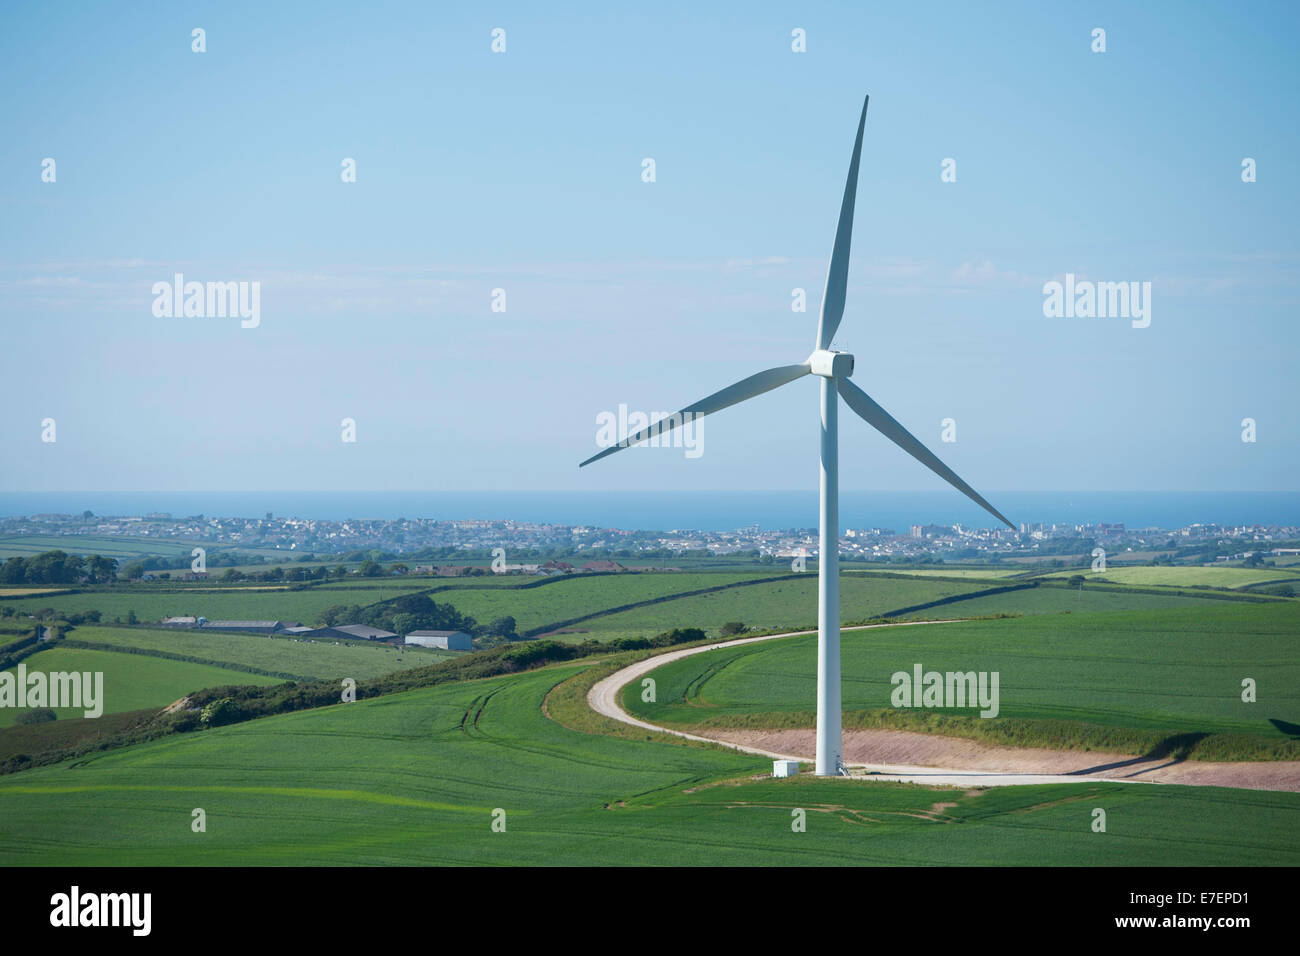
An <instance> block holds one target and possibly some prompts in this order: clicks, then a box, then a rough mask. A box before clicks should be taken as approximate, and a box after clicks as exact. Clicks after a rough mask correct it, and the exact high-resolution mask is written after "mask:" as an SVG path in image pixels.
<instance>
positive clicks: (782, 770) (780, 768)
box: [772, 760, 799, 777]
mask: <svg viewBox="0 0 1300 956" xmlns="http://www.w3.org/2000/svg"><path fill="white" fill-rule="evenodd" d="M798 775H799V761H797V760H773V761H772V776H774V777H797V776H798Z"/></svg>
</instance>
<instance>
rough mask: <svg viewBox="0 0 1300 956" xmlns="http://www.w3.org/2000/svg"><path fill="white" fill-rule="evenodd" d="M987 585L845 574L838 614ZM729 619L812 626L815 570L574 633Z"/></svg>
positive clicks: (625, 632) (881, 609)
mask: <svg viewBox="0 0 1300 956" xmlns="http://www.w3.org/2000/svg"><path fill="white" fill-rule="evenodd" d="M986 587H987V585H985V584H981V583H979V582H962V581H934V580H928V579H924V578H895V577H884V576H881V575H874V574H862V575H854V576H852V577H848V576H845V577H844V578H842V580H841V581H840V614H841V617H842V619H843V620H845V621H855V620H865V619H866V618H869V617H876V616H879V615H883V614H889V613H890V612H892V611H896V610H898V609H901V608H904V607H911V606H915V605H918V604H925V603H929V602H931V601H938V600H941V599H944V598H950V597H955V596H960V595H965V594H974V593H976V592H978V591H982V590H984V589H985V588H986ZM956 606H957V607H960V606H961V605H960V604H958V605H956ZM934 613H935V614H938V613H939V612H934ZM954 613H956V612H954ZM728 621H740V622H741V623H743V624H744V625H745V626H746V627H749V628H762V629H772V628H783V627H789V628H792V629H798V628H804V627H809V626H816V623H817V576H816V575H815V574H808V575H806V576H804V577H796V578H788V579H786V580H783V581H775V582H772V583H769V584H761V585H754V586H751V587H743V588H730V589H728V590H725V591H718V592H715V593H713V594H701V595H698V596H696V597H685V598H679V599H677V600H674V601H666V602H664V603H662V604H655V605H651V606H649V607H643V608H636V609H633V610H630V611H622V612H620V613H616V614H607V615H602V616H600V617H596V618H593V619H591V620H588V621H584V622H582V623H581V624H578V625H575V626H574V628H573V631H574V634H573V635H572V637H573V638H574V639H577V640H580V639H584V638H595V639H596V640H609V639H610V638H614V637H631V636H641V635H652V634H657V633H660V632H663V631H665V630H669V629H670V628H674V627H699V628H703V629H705V630H706V631H709V632H711V633H716V631H717V629H718V628H719V627H721V626H722V625H723V624H725V623H727V622H728Z"/></svg>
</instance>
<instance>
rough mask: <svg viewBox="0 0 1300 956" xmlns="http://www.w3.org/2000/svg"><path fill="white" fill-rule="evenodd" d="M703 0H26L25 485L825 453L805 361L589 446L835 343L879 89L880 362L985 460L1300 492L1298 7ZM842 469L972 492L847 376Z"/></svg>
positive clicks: (635, 478)
mask: <svg viewBox="0 0 1300 956" xmlns="http://www.w3.org/2000/svg"><path fill="white" fill-rule="evenodd" d="M697 7H698V5H696V4H654V5H649V6H647V5H635V6H629V7H628V8H627V9H618V10H616V9H611V8H609V7H608V6H606V5H597V4H591V5H586V6H585V7H583V6H578V7H574V8H573V10H574V11H575V12H573V13H570V14H567V15H565V16H563V17H560V16H557V15H555V14H553V13H551V12H549V11H547V10H545V9H543V8H539V7H537V6H536V5H524V4H519V5H489V6H484V7H482V8H480V9H477V10H472V11H470V12H466V13H458V12H456V11H451V10H447V9H445V8H443V7H442V6H441V5H440V6H439V7H436V8H435V7H434V6H433V5H428V4H416V3H412V4H399V3H393V4H368V5H356V4H310V5H307V4H275V5H262V4H228V3H224V4H219V5H218V4H213V5H203V4H195V5H186V6H185V7H184V8H183V9H182V8H180V7H178V6H176V5H170V4H129V5H128V4H118V5H107V4H78V5H69V6H52V5H48V4H30V5H26V4H9V5H6V6H5V8H4V11H3V13H0V80H2V81H3V83H4V85H5V88H6V89H8V90H10V91H11V95H9V96H8V97H6V98H5V103H4V107H3V130H4V135H3V136H0V253H3V255H0V321H3V329H4V342H5V349H4V355H5V359H6V361H5V363H4V366H5V380H6V384H7V385H8V388H7V389H6V402H5V410H4V413H3V414H0V443H2V445H3V447H4V449H5V451H6V454H5V455H4V456H3V457H2V458H0V489H3V490H7V491H26V490H39V489H50V490H57V489H70V490H81V489H87V490H89V489H98V490H216V489H220V490H273V489H318V490H350V489H375V490H382V489H426V490H443V489H476V490H486V489H497V488H499V489H517V490H542V489H579V490H580V489H593V490H595V489H615V488H617V489H629V488H647V489H648V488H654V489H682V490H691V489H727V488H753V489H781V488H803V487H809V488H812V487H815V484H816V472H817V461H816V454H817V426H816V408H817V394H816V392H817V389H816V385H815V384H814V382H812V381H811V380H805V381H800V382H796V383H794V384H792V385H790V386H787V387H785V388H784V389H782V390H780V391H778V392H775V393H772V394H769V395H767V396H764V397H761V398H759V399H757V400H755V401H753V402H751V403H748V404H747V405H745V406H741V407H737V408H733V409H729V410H727V411H725V412H722V413H720V414H719V415H716V416H713V417H711V418H709V419H706V420H705V421H704V424H703V449H704V454H702V455H701V456H700V457H699V458H695V459H687V458H686V457H685V456H684V454H683V453H682V451H681V450H676V451H674V450H668V449H645V450H637V451H635V452H625V453H623V454H620V455H616V456H613V457H611V458H610V459H608V460H607V461H602V462H601V463H600V464H599V465H597V466H593V467H592V468H588V469H583V470H582V471H581V472H579V471H578V470H577V468H576V466H577V463H578V462H579V461H581V460H582V459H584V458H586V457H588V456H589V455H591V454H592V453H593V452H594V451H595V450H596V446H595V435H596V416H597V415H598V414H599V413H600V412H602V411H613V410H616V409H617V408H618V406H619V404H620V403H626V404H627V405H628V406H629V407H630V408H631V409H634V410H636V409H639V410H644V411H648V412H653V411H670V410H672V409H675V408H677V407H680V406H682V405H685V404H687V403H689V402H692V401H694V400H696V399H698V398H701V397H703V396H704V395H706V394H708V393H710V392H712V391H715V390H716V389H718V388H721V387H722V386H724V385H727V384H730V383H731V382H733V381H735V380H737V379H739V378H741V377H744V376H745V375H748V374H750V373H752V372H754V371H757V370H759V369H762V368H767V367H771V366H776V365H785V364H789V363H792V362H797V361H802V360H803V359H804V358H805V357H806V356H807V354H808V352H809V351H810V350H811V348H812V346H813V338H814V335H815V332H816V322H817V307H818V305H819V303H820V299H821V292H822V287H823V284H824V282H825V273H826V259H827V256H828V255H829V252H830V247H831V242H832V239H833V234H834V227H835V220H836V215H837V212H838V205H839V199H840V194H841V192H842V190H843V185H844V176H845V172H846V169H847V165H848V159H849V151H850V148H851V146H852V137H853V133H854V129H855V125H856V120H857V111H858V109H859V107H860V104H861V99H862V95H863V94H864V93H870V94H871V107H870V111H869V114H868V117H867V125H866V134H865V138H864V148H863V163H862V174H861V180H860V185H859V191H858V200H857V219H856V228H855V233H854V243H853V259H852V265H851V269H850V282H849V294H848V307H847V309H846V313H845V318H844V322H843V324H842V326H841V331H840V334H839V336H838V338H837V340H836V344H837V346H838V347H841V348H844V349H847V350H849V351H852V352H854V353H855V355H856V356H857V371H856V373H855V375H854V380H855V381H856V382H857V383H858V384H859V385H860V386H862V387H863V388H864V389H866V391H867V392H869V393H870V394H871V395H872V396H873V397H874V398H875V399H876V400H877V401H878V402H880V403H881V404H882V405H883V406H884V407H885V408H887V409H888V410H890V411H891V412H892V413H893V414H894V416H895V417H897V418H898V419H899V420H900V421H902V422H903V424H904V425H906V426H907V427H909V428H910V429H911V430H912V431H913V432H914V433H915V434H916V435H917V436H918V437H919V438H921V440H922V441H924V442H925V443H926V444H928V445H930V447H931V448H932V449H933V450H935V451H936V453H938V454H939V455H940V457H942V458H943V459H944V460H945V461H947V462H948V463H949V464H950V465H951V466H952V467H953V468H954V469H956V470H957V471H958V472H959V473H960V474H961V475H962V476H963V477H965V478H966V479H967V480H968V481H969V482H971V484H973V485H975V487H976V488H978V489H980V490H982V491H986V492H993V491H996V490H999V489H1003V490H1043V491H1046V490H1066V489H1069V490H1121V489H1122V490H1162V489H1195V490H1292V489H1295V488H1296V487H1297V482H1296V478H1295V475H1296V473H1297V468H1298V467H1300V421H1298V420H1297V419H1298V416H1297V414H1296V409H1297V407H1300V405H1298V403H1297V400H1296V379H1297V376H1296V368H1297V357H1298V354H1297V353H1298V351H1300V350H1298V348H1297V346H1298V345H1300V331H1298V330H1297V325H1296V322H1295V312H1296V306H1297V303H1298V302H1300V290H1298V288H1297V275H1298V274H1300V244H1298V243H1297V238H1296V237H1297V231H1296V228H1295V223H1296V222H1297V221H1300V216H1298V213H1300V208H1298V207H1300V202H1298V201H1297V200H1298V198H1300V187H1298V186H1297V181H1298V179H1297V177H1298V174H1300V170H1297V157H1298V156H1300V143H1298V142H1297V137H1298V134H1297V128H1296V127H1297V124H1296V109H1295V96H1296V93H1297V90H1300V83H1298V82H1297V80H1298V79H1300V76H1298V73H1300V67H1297V61H1296V58H1295V56H1294V54H1293V51H1292V50H1291V49H1290V43H1291V41H1292V38H1293V37H1294V36H1295V35H1296V31H1297V26H1300V23H1298V21H1300V13H1297V8H1296V7H1295V6H1294V5H1290V4H1252V5H1250V6H1249V7H1246V8H1242V7H1239V6H1233V5H1230V4H1189V3H1168V4H1143V5H1141V6H1138V5H1134V4H1128V3H1122V4H1121V3H1116V4H1092V5H1090V4H1070V5H1064V4H999V5H997V7H996V10H995V11H993V10H990V9H975V8H974V7H973V5H968V4H925V5H921V4H871V5H861V4H853V5H849V4H844V5H834V4H814V5H809V4H803V3H801V4H763V3H745V4H733V5H727V6H723V7H719V8H717V9H716V10H714V11H711V12H710V11H701V10H699V9H697ZM195 27H202V28H203V29H204V30H205V31H206V42H207V52H205V53H202V54H197V53H194V52H192V51H191V30H192V29H193V28H195ZM495 27H501V28H504V29H505V30H506V43H507V48H506V52H505V53H504V54H494V53H492V52H491V49H490V43H491V36H490V34H491V31H492V29H493V28H495ZM1095 27H1102V28H1104V29H1105V30H1106V43H1107V51H1106V52H1105V53H1102V54H1098V53H1093V52H1092V51H1091V49H1090V44H1091V31H1092V30H1093V28H1095ZM794 28H802V29H804V30H805V31H806V34H807V52H806V53H802V54H796V53H793V52H792V51H791V48H790V47H791V31H792V30H793V29H794ZM45 157H52V158H54V159H55V160H56V163H57V180H56V182H54V183H43V182H42V181H41V161H42V159H43V158H45ZM345 157H351V158H354V159H355V160H356V164H357V182H355V183H343V182H341V181H340V175H339V174H340V164H341V162H342V160H343V159H344V158H345ZM645 157H652V158H653V159H654V160H655V163H656V174H657V179H656V181H655V182H654V183H645V182H642V180H641V164H642V160H643V158H645ZM948 157H951V158H953V159H955V160H956V163H957V182H955V183H942V182H941V181H940V164H941V162H942V161H943V160H944V159H945V158H948ZM1243 157H1252V158H1254V159H1255V160H1256V163H1257V169H1258V181H1257V182H1254V183H1249V184H1247V183H1243V182H1242V181H1241V162H1242V159H1243ZM175 272H182V273H184V274H185V276H186V277H187V278H188V279H197V280H200V281H207V280H211V281H239V280H247V281H258V282H260V283H261V290H262V292H261V324H260V325H259V327H257V328H255V329H241V328H240V327H239V322H238V320H232V319H220V318H170V319H168V318H157V317H155V316H154V315H153V313H152V310H151V304H152V301H153V295H152V293H151V288H152V286H153V284H154V283H155V282H158V281H169V280H170V279H171V276H172V275H173V273H175ZM1067 272H1072V273H1074V274H1076V275H1078V276H1080V277H1082V278H1088V279H1092V280H1097V281H1149V282H1151V283H1152V321H1151V325H1150V327H1149V328H1145V329H1134V328H1132V327H1131V326H1130V323H1129V322H1128V321H1127V320H1123V319H1049V318H1045V317H1044V316H1043V312H1042V303H1043V294H1042V287H1043V284H1044V283H1045V282H1047V281H1049V280H1052V279H1059V278H1060V277H1062V276H1063V275H1064V274H1065V273H1067ZM795 287H802V288H805V289H806V290H807V292H808V298H809V306H808V309H809V310H808V312H806V313H803V314H796V313H793V312H792V311H791V308H790V301H791V290H792V289H793V288H795ZM494 288H504V289H505V290H506V293H507V311H506V312H505V313H504V314H502V313H493V312H492V311H491V310H490V301H491V290H492V289H494ZM47 417H49V418H54V419H55V421H56V423H57V441H56V442H55V443H53V444H50V443H45V442H42V441H41V421H42V419H45V418H47ZM345 417H349V418H353V419H355V420H356V422H357V441H356V443H354V444H348V443H343V442H341V441H340V421H341V420H342V419H343V418H345ZM948 417H951V418H953V419H955V420H956V423H957V441H956V442H955V443H952V444H946V443H942V442H941V441H940V422H941V421H942V419H944V418H948ZM1245 417H1251V418H1254V419H1255V420H1256V422H1257V430H1258V440H1257V441H1256V442H1255V443H1253V444H1250V443H1243V442H1242V441H1241V438H1240V436H1241V424H1240V423H1241V420H1242V419H1243V418H1245ZM841 480H842V485H843V487H845V488H851V489H873V488H880V489H918V490H927V489H932V488H939V487H942V484H941V482H940V481H939V480H938V479H937V478H934V477H933V476H931V475H929V474H928V473H927V472H925V471H924V469H922V468H921V467H920V466H919V465H917V464H916V463H914V462H912V461H911V460H910V459H908V458H907V457H906V456H905V455H904V454H903V453H901V452H900V451H898V450H897V449H895V448H894V447H893V446H892V445H890V444H889V443H888V442H887V441H885V440H884V439H882V438H880V437H879V436H877V435H875V434H874V433H872V432H871V431H870V429H869V428H868V427H867V426H866V425H865V424H863V423H861V422H858V421H857V420H856V419H854V418H852V416H851V414H850V413H849V412H848V411H847V410H844V412H843V413H842V415H841ZM954 494H955V493H954Z"/></svg>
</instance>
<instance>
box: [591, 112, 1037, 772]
mask: <svg viewBox="0 0 1300 956" xmlns="http://www.w3.org/2000/svg"><path fill="white" fill-rule="evenodd" d="M869 100H870V97H866V98H864V99H863V101H862V116H861V118H860V119H859V120H858V136H857V140H856V141H855V142H854V144H853V159H852V160H850V161H849V177H848V181H847V182H846V183H845V185H844V201H843V202H842V203H841V205H840V221H839V225H838V226H837V227H836V229H835V246H834V248H833V249H832V250H831V265H830V271H829V272H828V274H827V276H826V294H825V295H824V296H822V308H821V315H820V317H819V318H818V320H817V347H816V348H815V349H814V350H813V353H812V354H811V355H810V356H808V358H807V359H805V360H804V361H803V362H800V363H799V364H798V365H783V366H781V367H779V368H770V369H768V370H767V371H765V372H759V373H758V374H757V375H751V376H749V378H745V379H741V380H740V381H739V382H736V384H734V385H728V386H727V387H726V388H724V389H722V390H721V391H719V392H714V393H713V394H712V395H710V396H709V397H708V398H703V399H701V400H700V401H698V402H696V403H695V404H694V405H687V406H686V407H685V408H683V409H682V410H681V411H680V412H678V413H677V414H675V415H669V416H668V417H667V418H663V419H660V420H659V421H657V422H652V423H651V424H650V425H648V426H647V427H645V428H642V429H641V430H639V431H637V432H635V433H634V434H632V435H628V436H626V437H624V438H623V439H622V440H621V441H620V442H618V444H616V445H611V446H610V447H609V448H606V449H605V450H604V451H602V452H600V453H599V454H596V455H592V456H591V457H590V458H588V459H587V460H586V461H584V462H583V463H582V464H581V465H579V466H578V467H579V468H581V467H583V466H585V465H590V464H591V463H592V462H594V461H599V460H600V459H602V458H604V457H606V456H607V455H612V454H614V452H616V451H618V450H620V449H622V448H626V447H627V446H629V445H635V444H638V443H639V442H641V441H644V440H645V439H647V438H650V437H652V436H657V435H662V434H663V433H665V432H667V431H671V430H672V429H673V428H676V427H678V426H680V425H681V424H683V422H686V421H690V420H692V419H693V418H696V417H700V416H703V415H711V414H712V413H714V412H718V411H721V410H722V409H724V408H728V407H730V406H732V405H736V404H738V403H740V402H743V401H745V400H746V399H750V398H754V397H755V396H757V395H762V394H763V393H764V392H770V391H771V390H772V389H774V388H779V387H780V386H782V385H786V384H788V383H789V382H793V381H794V380H795V379H797V378H802V377H803V376H805V375H816V376H818V377H819V378H820V379H821V529H820V554H819V560H818V566H817V774H818V776H833V775H835V774H839V773H843V772H845V771H844V764H843V760H842V757H843V753H844V740H843V735H842V732H841V724H840V717H841V713H840V569H839V523H840V514H839V512H840V502H839V441H838V436H837V429H838V421H837V418H838V414H839V402H838V401H837V400H836V395H837V394H838V395H839V396H840V397H842V398H843V399H844V403H845V404H846V405H848V406H849V408H851V409H853V411H855V412H857V413H858V415H859V416H860V417H861V418H862V419H864V420H865V421H866V422H867V424H868V425H870V426H871V427H872V428H874V429H876V431H878V432H880V433H881V434H882V435H884V436H885V437H886V438H888V439H889V440H890V441H892V442H893V443H894V444H895V445H897V446H898V447H899V448H901V449H903V451H905V452H907V453H908V454H909V455H911V456H912V457H913V458H915V459H916V460H917V461H919V462H920V463H921V464H923V465H925V467H927V468H929V469H930V470H931V471H933V472H934V473H935V474H936V475H938V476H939V477H940V478H942V479H943V480H944V481H946V482H948V484H950V485H952V486H953V487H954V488H956V489H957V490H958V491H960V492H961V493H962V494H964V495H965V496H966V497H967V498H969V499H971V500H972V501H974V502H975V503H976V504H977V505H979V506H980V507H981V508H983V509H984V510H985V511H987V512H988V513H989V514H991V515H993V517H995V518H997V519H998V520H999V521H1001V522H1002V523H1003V524H1005V525H1007V527H1009V528H1011V530H1013V531H1014V530H1015V525H1013V524H1012V523H1011V522H1010V521H1008V520H1007V519H1006V518H1005V517H1004V516H1003V515H1002V514H1001V513H1000V512H999V511H998V510H997V509H996V508H994V507H993V506H992V505H991V504H989V503H988V502H987V501H985V500H984V499H983V498H982V497H981V496H980V495H979V493H978V492H976V491H975V489H974V488H972V487H971V486H970V485H968V484H966V482H964V481H962V480H961V478H959V477H958V476H957V474H956V473H955V472H954V471H953V470H952V469H951V468H949V467H948V466H947V465H945V464H944V463H943V462H941V461H940V460H939V459H938V458H936V457H935V456H934V454H932V453H931V452H930V450H929V449H928V448H926V447H925V446H924V445H922V444H921V443H920V442H919V441H917V440H916V438H915V437H913V435H912V434H911V433H910V432H909V431H908V430H907V429H906V428H904V427H903V426H902V425H900V424H899V423H898V422H897V421H896V420H895V419H894V417H893V416H892V415H890V414H889V413H888V412H887V411H885V410H884V409H883V408H881V407H880V406H879V405H877V404H876V403H875V401H874V400H873V399H872V398H871V396H870V395H868V394H867V393H866V392H864V391H863V390H862V389H860V388H858V386H856V385H854V384H853V383H852V382H850V381H849V376H850V375H852V374H853V356H852V355H850V354H849V353H847V352H836V351H833V350H832V349H831V347H830V346H831V340H832V339H834V337H835V330H836V329H838V328H839V324H840V319H841V318H842V317H843V315H844V298H845V292H846V289H847V286H848V276H849V242H850V239H851V238H852V234H853V204H854V200H855V198H856V196H857V191H858V162H859V160H860V159H861V157H862V130H863V127H864V126H866V122H867V102H868V101H869Z"/></svg>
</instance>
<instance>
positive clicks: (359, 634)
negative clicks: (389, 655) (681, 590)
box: [298, 624, 397, 641]
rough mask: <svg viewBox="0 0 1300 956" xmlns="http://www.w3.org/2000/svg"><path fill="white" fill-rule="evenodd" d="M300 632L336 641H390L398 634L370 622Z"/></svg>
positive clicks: (303, 634)
mask: <svg viewBox="0 0 1300 956" xmlns="http://www.w3.org/2000/svg"><path fill="white" fill-rule="evenodd" d="M298 633H299V636H300V637H321V638H326V637H328V638H332V639H333V640H336V641H389V640H392V639H393V638H395V637H396V636H397V635H396V634H394V633H393V632H392V631H385V630H384V629H383V628H382V627H371V626H370V625H369V624H335V625H334V626H332V627H315V628H312V629H311V630H309V631H301V632H298Z"/></svg>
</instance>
